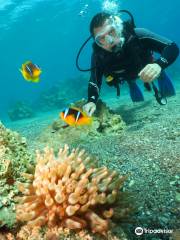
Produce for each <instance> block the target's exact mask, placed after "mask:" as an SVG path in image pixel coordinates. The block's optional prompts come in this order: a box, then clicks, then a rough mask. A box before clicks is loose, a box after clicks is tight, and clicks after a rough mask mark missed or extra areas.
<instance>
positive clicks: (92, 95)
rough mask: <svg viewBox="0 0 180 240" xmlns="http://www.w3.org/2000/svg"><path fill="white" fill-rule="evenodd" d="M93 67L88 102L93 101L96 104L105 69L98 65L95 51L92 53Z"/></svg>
mask: <svg viewBox="0 0 180 240" xmlns="http://www.w3.org/2000/svg"><path fill="white" fill-rule="evenodd" d="M91 67H92V70H91V77H90V80H89V84H88V102H93V103H95V104H96V103H97V100H98V98H99V93H100V88H101V84H102V76H103V71H102V69H101V68H100V67H97V65H96V57H95V54H94V53H93V54H92V58H91Z"/></svg>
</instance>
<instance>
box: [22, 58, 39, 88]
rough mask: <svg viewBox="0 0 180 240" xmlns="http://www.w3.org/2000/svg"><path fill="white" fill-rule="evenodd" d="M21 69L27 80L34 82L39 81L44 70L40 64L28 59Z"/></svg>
mask: <svg viewBox="0 0 180 240" xmlns="http://www.w3.org/2000/svg"><path fill="white" fill-rule="evenodd" d="M19 70H20V72H21V73H22V75H23V77H24V79H25V80H27V81H30V82H34V83H37V82H39V77H40V74H41V72H42V71H41V69H40V67H39V66H38V65H36V64H34V63H32V62H31V61H27V62H25V63H24V64H22V67H21V69H19Z"/></svg>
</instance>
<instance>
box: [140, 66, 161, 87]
mask: <svg viewBox="0 0 180 240" xmlns="http://www.w3.org/2000/svg"><path fill="white" fill-rule="evenodd" d="M161 70H162V69H161V67H160V66H159V64H157V63H151V64H147V65H146V66H145V67H144V68H143V69H142V70H141V71H140V73H139V74H138V76H139V77H140V79H141V80H142V81H143V82H147V83H150V82H152V81H153V80H155V79H156V78H158V77H159V75H160V73H161Z"/></svg>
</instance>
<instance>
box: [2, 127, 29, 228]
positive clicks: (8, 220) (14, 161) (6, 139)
mask: <svg viewBox="0 0 180 240" xmlns="http://www.w3.org/2000/svg"><path fill="white" fill-rule="evenodd" d="M30 162H31V155H30V154H29V153H28V150H27V144H26V139H25V138H22V137H21V136H20V135H19V134H18V133H17V132H13V131H11V130H9V129H6V128H5V127H4V125H3V124H2V123H0V226H3V225H6V224H7V225H12V217H11V216H12V215H13V210H14V199H13V197H14V196H15V195H17V193H18V189H17V180H22V179H23V177H22V176H21V173H22V172H26V171H27V169H28V165H29V164H30ZM9 215H10V217H8V216H9Z"/></svg>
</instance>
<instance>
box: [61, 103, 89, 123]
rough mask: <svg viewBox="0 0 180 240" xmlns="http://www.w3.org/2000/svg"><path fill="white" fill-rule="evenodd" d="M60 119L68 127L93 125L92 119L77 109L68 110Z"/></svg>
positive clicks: (63, 112)
mask: <svg viewBox="0 0 180 240" xmlns="http://www.w3.org/2000/svg"><path fill="white" fill-rule="evenodd" d="M60 117H61V119H62V120H63V121H64V122H65V123H67V125H69V126H74V127H75V126H82V125H89V124H91V123H92V118H91V117H89V116H88V115H87V114H86V113H84V112H82V111H81V110H80V109H79V108H76V107H70V108H66V109H65V110H64V111H62V112H61V113H60Z"/></svg>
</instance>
